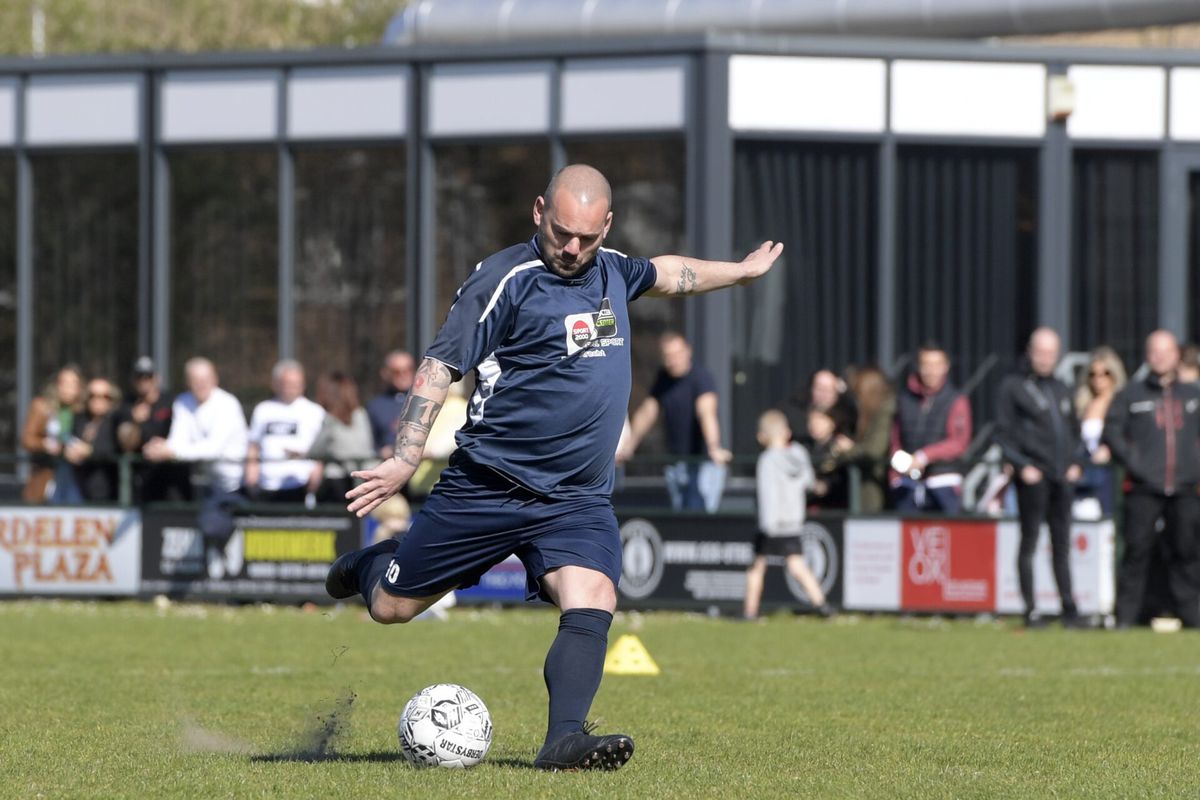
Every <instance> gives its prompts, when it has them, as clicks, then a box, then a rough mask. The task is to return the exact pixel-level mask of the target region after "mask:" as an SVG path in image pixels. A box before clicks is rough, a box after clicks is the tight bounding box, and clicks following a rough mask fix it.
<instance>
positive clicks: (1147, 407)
mask: <svg viewBox="0 0 1200 800" xmlns="http://www.w3.org/2000/svg"><path fill="white" fill-rule="evenodd" d="M1146 366H1147V367H1148V368H1149V369H1148V371H1147V374H1146V377H1145V378H1143V379H1142V380H1140V381H1139V380H1131V381H1130V382H1129V383H1128V384H1126V386H1125V388H1124V389H1122V390H1121V392H1120V394H1118V395H1117V396H1116V397H1115V398H1113V401H1112V405H1110V406H1109V409H1108V416H1107V417H1106V418H1105V420H1104V443H1105V444H1107V445H1108V448H1109V450H1111V451H1112V454H1113V458H1114V459H1115V460H1116V461H1117V463H1119V464H1120V465H1121V466H1123V467H1124V468H1125V476H1126V479H1127V481H1126V482H1127V484H1128V487H1129V488H1128V491H1127V492H1126V495H1125V524H1124V525H1123V526H1122V531H1121V532H1122V535H1123V536H1124V537H1125V553H1124V555H1123V556H1122V558H1121V565H1120V567H1119V568H1118V570H1117V626H1118V627H1123V628H1124V627H1129V626H1131V625H1135V624H1137V623H1138V622H1139V621H1140V619H1141V617H1142V601H1143V599H1144V597H1145V593H1146V574H1147V571H1148V569H1149V566H1150V556H1151V554H1152V553H1153V552H1154V549H1155V547H1156V546H1157V544H1158V537H1159V528H1158V523H1159V520H1162V522H1163V528H1162V536H1164V537H1166V541H1167V545H1168V550H1169V557H1168V563H1167V583H1168V589H1169V590H1170V593H1171V597H1172V599H1173V601H1174V603H1175V613H1176V615H1177V616H1178V617H1179V619H1180V621H1182V622H1183V624H1184V625H1185V626H1187V627H1189V628H1196V627H1200V586H1198V585H1197V577H1198V575H1197V568H1198V566H1200V564H1198V562H1200V545H1198V543H1197V541H1196V520H1197V516H1198V508H1197V504H1198V501H1197V498H1196V486H1197V483H1200V453H1198V452H1197V451H1198V449H1200V388H1197V387H1196V386H1195V385H1194V384H1186V383H1181V382H1180V381H1179V375H1178V371H1179V341H1178V340H1177V339H1176V338H1175V336H1174V334H1172V333H1171V332H1170V331H1161V330H1160V331H1155V332H1154V333H1152V334H1150V336H1149V337H1148V338H1147V339H1146Z"/></svg>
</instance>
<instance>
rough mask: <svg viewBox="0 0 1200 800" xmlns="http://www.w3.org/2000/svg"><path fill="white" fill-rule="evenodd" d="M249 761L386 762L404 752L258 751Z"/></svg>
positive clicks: (399, 758) (258, 762)
mask: <svg viewBox="0 0 1200 800" xmlns="http://www.w3.org/2000/svg"><path fill="white" fill-rule="evenodd" d="M250 761H251V762H253V763H255V764H280V763H288V762H299V763H303V764H316V763H318V762H320V761H343V762H349V763H355V762H359V763H370V764H388V763H392V762H396V761H404V754H403V753H399V752H393V751H390V750H386V751H380V752H375V753H305V752H292V753H260V754H258V755H253V756H250Z"/></svg>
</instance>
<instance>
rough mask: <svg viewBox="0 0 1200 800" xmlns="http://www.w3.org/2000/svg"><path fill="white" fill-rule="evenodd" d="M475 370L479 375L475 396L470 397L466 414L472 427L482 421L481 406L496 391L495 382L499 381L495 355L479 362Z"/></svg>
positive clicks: (497, 363)
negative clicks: (469, 404) (468, 409)
mask: <svg viewBox="0 0 1200 800" xmlns="http://www.w3.org/2000/svg"><path fill="white" fill-rule="evenodd" d="M475 369H476V371H477V372H478V373H479V380H478V381H476V384H475V394H473V395H471V406H470V411H469V414H468V415H469V416H470V418H471V424H472V425H478V424H479V423H480V422H482V421H483V406H484V404H485V403H487V401H488V398H490V397H491V396H492V393H493V392H495V391H496V381H498V380H500V362H499V361H497V360H496V354H495V353H492V354H491V355H490V356H488V357H487V358H485V359H484V360H483V361H481V362H479V366H478V367H476V368H475Z"/></svg>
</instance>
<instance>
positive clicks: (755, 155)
mask: <svg viewBox="0 0 1200 800" xmlns="http://www.w3.org/2000/svg"><path fill="white" fill-rule="evenodd" d="M876 154H877V149H876V148H875V147H871V146H857V145H853V146H842V145H825V144H818V145H814V144H809V143H796V142H753V141H742V142H739V143H738V145H737V150H736V154H735V162H734V164H735V168H734V239H735V241H736V242H737V249H738V252H743V251H744V252H749V251H750V250H751V249H752V248H754V247H756V246H758V245H759V244H761V243H762V242H763V241H764V240H766V239H773V240H780V241H783V242H784V245H785V248H786V249H785V250H784V253H783V257H782V259H783V260H782V262H781V263H780V264H777V265H776V267H775V268H774V269H772V270H771V272H769V273H767V275H766V277H764V278H763V279H762V280H759V281H756V282H755V283H752V284H750V285H749V286H745V287H742V288H738V289H735V290H734V337H735V339H734V348H733V350H734V365H733V367H734V389H733V391H734V414H733V420H734V422H733V424H734V433H733V441H734V447H735V449H736V450H737V452H739V453H753V452H756V451H757V449H758V445H757V444H756V442H755V430H756V426H757V419H758V415H759V414H760V413H761V412H762V411H764V410H766V409H767V408H770V407H772V406H776V405H778V404H780V403H781V401H783V400H785V399H786V398H788V397H789V396H791V395H793V394H796V393H799V394H800V395H802V396H803V395H805V394H806V393H807V385H808V378H809V375H810V374H811V373H812V372H814V371H815V370H818V369H822V368H829V369H833V370H835V371H837V372H841V371H842V370H843V369H844V368H845V367H846V366H848V365H850V364H855V363H864V362H869V361H872V360H873V359H874V358H875V347H876V342H877V330H878V322H877V319H878V315H877V313H876V308H877V298H876V290H875V286H876V263H877V258H876V251H877V246H876V241H877V239H878V237H877V235H876V228H877V218H878V213H877V210H876V194H877V183H876V169H877V168H876V161H877V155H876ZM885 366H886V365H885Z"/></svg>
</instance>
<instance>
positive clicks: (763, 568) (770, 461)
mask: <svg viewBox="0 0 1200 800" xmlns="http://www.w3.org/2000/svg"><path fill="white" fill-rule="evenodd" d="M758 443H759V444H760V445H762V447H763V452H762V454H761V455H760V456H759V457H758V468H757V470H756V471H755V478H756V483H757V488H758V529H759V533H758V537H757V538H756V539H755V541H754V563H753V564H751V565H750V568H749V569H748V570H747V571H746V601H745V606H744V609H743V613H744V615H745V618H746V619H755V618H756V617H758V607H759V603H760V602H761V601H762V590H763V576H765V575H766V572H767V558H768V557H769V556H783V557H784V559H785V562H784V563H785V564H786V566H787V570H788V572H789V573H790V574H791V576H792V577H793V578H795V579H796V580H797V581H798V582H799V584H800V585H801V586H802V587H804V592H805V593H806V594H807V595H808V599H809V600H810V601H811V602H812V604H813V606H814V607H815V608H816V609H817V610H818V611H819V612H820V613H821V615H822V616H826V617H828V616H831V615H832V613H833V612H832V610H831V609H830V607H829V605H828V603H826V602H825V593H824V592H822V591H821V585H820V584H819V583H818V582H817V579H816V577H815V576H814V575H813V573H812V570H811V569H809V568H808V564H807V563H805V561H804V546H803V544H802V542H801V540H800V533H801V531H802V529H803V528H804V510H805V506H806V494H805V493H806V492H807V491H808V490H809V489H811V488H812V487H813V486H814V485H815V483H816V478H815V476H814V474H813V468H812V461H811V460H810V459H809V456H808V451H807V450H805V449H804V447H803V446H802V445H799V444H796V443H795V442H793V441H792V429H791V427H790V426H789V425H788V421H787V417H786V416H784V414H783V412H781V411H775V410H771V411H767V412H766V413H764V414H763V415H762V416H761V417H759V419H758Z"/></svg>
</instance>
